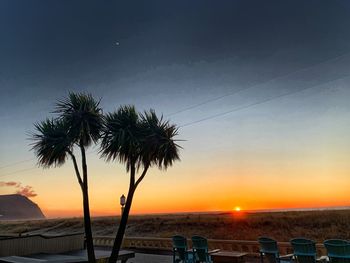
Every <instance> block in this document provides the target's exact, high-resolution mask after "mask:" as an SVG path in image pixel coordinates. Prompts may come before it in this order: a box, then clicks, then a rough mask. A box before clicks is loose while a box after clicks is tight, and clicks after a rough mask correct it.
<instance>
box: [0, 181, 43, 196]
mask: <svg viewBox="0 0 350 263" xmlns="http://www.w3.org/2000/svg"><path fill="white" fill-rule="evenodd" d="M0 187H14V188H16V194H20V195H23V196H26V197H35V196H37V193H35V191H34V189H33V187H32V186H30V185H27V186H22V184H21V183H20V182H13V181H11V182H4V181H1V182H0Z"/></svg>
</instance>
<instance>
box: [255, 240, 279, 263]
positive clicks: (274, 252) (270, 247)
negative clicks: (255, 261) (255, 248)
mask: <svg viewBox="0 0 350 263" xmlns="http://www.w3.org/2000/svg"><path fill="white" fill-rule="evenodd" d="M258 241H259V245H260V256H261V261H262V262H263V257H265V258H266V259H267V260H268V262H269V263H279V251H278V246H277V241H276V240H274V239H272V238H269V237H260V238H259V239H258Z"/></svg>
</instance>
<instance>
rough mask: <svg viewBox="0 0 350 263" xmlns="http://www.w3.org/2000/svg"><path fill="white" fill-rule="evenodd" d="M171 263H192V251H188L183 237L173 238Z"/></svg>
mask: <svg viewBox="0 0 350 263" xmlns="http://www.w3.org/2000/svg"><path fill="white" fill-rule="evenodd" d="M172 240H173V263H178V262H182V263H193V254H192V251H188V247H187V239H186V238H185V237H183V236H179V235H177V236H173V237H172Z"/></svg>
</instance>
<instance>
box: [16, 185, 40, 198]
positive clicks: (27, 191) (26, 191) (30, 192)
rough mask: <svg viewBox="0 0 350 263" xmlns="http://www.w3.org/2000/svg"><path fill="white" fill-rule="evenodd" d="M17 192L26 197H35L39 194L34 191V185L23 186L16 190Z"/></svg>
mask: <svg viewBox="0 0 350 263" xmlns="http://www.w3.org/2000/svg"><path fill="white" fill-rule="evenodd" d="M16 194H20V195H24V196H26V197H35V196H37V194H36V193H35V192H34V189H33V187H31V186H29V185H27V186H21V187H20V189H19V190H18V191H17V192H16Z"/></svg>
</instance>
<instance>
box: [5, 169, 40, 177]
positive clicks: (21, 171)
mask: <svg viewBox="0 0 350 263" xmlns="http://www.w3.org/2000/svg"><path fill="white" fill-rule="evenodd" d="M37 168H38V167H32V168H27V169H22V170H17V171H14V172H11V173H7V174H1V175H0V177H3V176H8V175H13V174H18V173H23V172H26V171H30V170H35V169H37Z"/></svg>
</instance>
